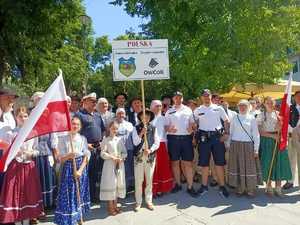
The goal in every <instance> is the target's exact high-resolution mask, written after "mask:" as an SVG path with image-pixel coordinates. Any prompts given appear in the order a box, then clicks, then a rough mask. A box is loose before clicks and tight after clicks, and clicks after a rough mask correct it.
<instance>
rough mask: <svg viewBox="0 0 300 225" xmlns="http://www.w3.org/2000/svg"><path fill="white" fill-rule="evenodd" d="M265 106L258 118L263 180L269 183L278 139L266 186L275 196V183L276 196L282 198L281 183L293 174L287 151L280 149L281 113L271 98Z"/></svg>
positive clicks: (270, 193) (269, 193)
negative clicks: (272, 182)
mask: <svg viewBox="0 0 300 225" xmlns="http://www.w3.org/2000/svg"><path fill="white" fill-rule="evenodd" d="M264 105H265V111H264V112H263V113H261V114H259V115H258V117H257V121H258V127H259V131H260V157H261V166H262V174H263V180H264V181H265V182H267V181H268V176H269V171H270V166H271V161H272V155H273V151H274V148H275V144H276V139H277V146H276V149H275V152H274V154H275V159H274V162H273V167H272V173H271V179H270V181H269V183H267V184H266V193H267V194H268V195H273V193H274V192H273V189H272V186H271V181H275V185H276V187H275V195H277V196H282V192H281V181H282V180H290V179H291V177H292V172H291V168H290V162H289V158H288V152H287V150H284V151H281V150H279V148H278V145H279V142H280V134H279V132H280V130H281V121H280V118H279V113H278V112H277V111H275V110H274V108H275V101H274V100H273V99H272V98H271V97H267V98H266V99H265V102H264Z"/></svg>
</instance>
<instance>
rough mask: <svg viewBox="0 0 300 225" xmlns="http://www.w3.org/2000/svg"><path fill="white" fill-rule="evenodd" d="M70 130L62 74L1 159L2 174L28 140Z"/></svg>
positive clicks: (0, 169)
mask: <svg viewBox="0 0 300 225" xmlns="http://www.w3.org/2000/svg"><path fill="white" fill-rule="evenodd" d="M70 130H71V122H70V113H69V109H68V105H67V94H66V89H65V85H64V81H63V76H62V75H61V74H60V75H59V76H58V77H57V78H56V80H55V81H54V82H53V83H52V84H51V86H50V87H49V88H48V90H47V91H46V92H45V94H44V96H43V97H42V98H41V100H40V101H39V103H38V104H37V106H36V107H35V108H34V109H33V110H32V111H31V113H30V115H29V118H28V120H26V121H25V123H24V125H23V126H22V128H21V129H20V131H19V132H18V134H17V136H16V137H15V139H14V140H13V141H12V144H11V145H10V146H9V148H8V150H7V151H5V153H4V155H3V156H2V158H1V159H0V172H5V171H6V169H7V167H8V165H9V163H10V162H11V161H12V160H13V159H14V158H15V157H16V155H17V153H18V150H19V149H20V147H21V145H22V144H23V143H24V142H25V141H26V140H29V139H32V138H35V137H38V136H41V135H44V134H49V133H53V132H62V131H70Z"/></svg>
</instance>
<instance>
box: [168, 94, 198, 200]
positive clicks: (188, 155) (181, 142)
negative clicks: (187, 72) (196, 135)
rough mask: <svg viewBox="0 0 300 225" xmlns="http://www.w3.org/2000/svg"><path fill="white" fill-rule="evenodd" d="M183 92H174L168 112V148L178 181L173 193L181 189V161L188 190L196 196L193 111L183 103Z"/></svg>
mask: <svg viewBox="0 0 300 225" xmlns="http://www.w3.org/2000/svg"><path fill="white" fill-rule="evenodd" d="M182 101H183V94H182V93H181V92H179V91H176V92H175V93H174V97H173V102H174V105H173V107H172V108H170V109H169V110H168V111H167V112H166V115H165V116H166V125H167V127H166V130H167V132H168V135H167V140H168V150H169V155H170V159H171V164H172V170H173V175H174V178H175V181H176V184H175V187H174V188H173V190H172V193H176V192H178V191H180V190H181V189H182V188H181V182H180V161H181V165H182V167H183V172H184V175H185V176H186V179H187V184H188V189H187V192H188V193H189V194H190V195H191V196H192V197H196V196H197V192H196V191H195V190H194V188H193V159H194V152H193V144H192V141H193V137H192V135H191V133H192V127H193V121H194V119H193V112H192V110H191V109H190V108H189V107H187V106H185V105H183V104H182Z"/></svg>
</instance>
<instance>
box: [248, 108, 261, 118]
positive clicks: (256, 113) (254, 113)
mask: <svg viewBox="0 0 300 225" xmlns="http://www.w3.org/2000/svg"><path fill="white" fill-rule="evenodd" d="M249 113H250V115H252V116H254V117H257V116H258V115H259V114H260V113H261V111H260V110H257V109H255V110H252V111H250V112H249Z"/></svg>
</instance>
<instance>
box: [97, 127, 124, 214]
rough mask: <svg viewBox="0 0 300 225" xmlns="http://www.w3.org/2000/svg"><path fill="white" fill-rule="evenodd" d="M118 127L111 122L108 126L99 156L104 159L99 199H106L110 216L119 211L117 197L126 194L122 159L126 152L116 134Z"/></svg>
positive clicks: (122, 196)
mask: <svg viewBox="0 0 300 225" xmlns="http://www.w3.org/2000/svg"><path fill="white" fill-rule="evenodd" d="M118 128H119V125H118V123H116V122H111V123H110V124H109V126H108V135H107V136H106V137H105V138H104V139H103V141H102V143H101V157H102V158H103V159H104V164H103V170H102V176H101V184H100V200H104V201H108V204H107V210H108V214H109V215H112V216H115V215H116V214H118V213H120V212H121V210H120V208H118V207H117V199H118V198H125V195H126V182H125V168H124V160H125V159H126V157H127V152H126V148H125V146H124V144H123V141H122V138H120V137H117V136H116V135H117V132H118Z"/></svg>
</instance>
